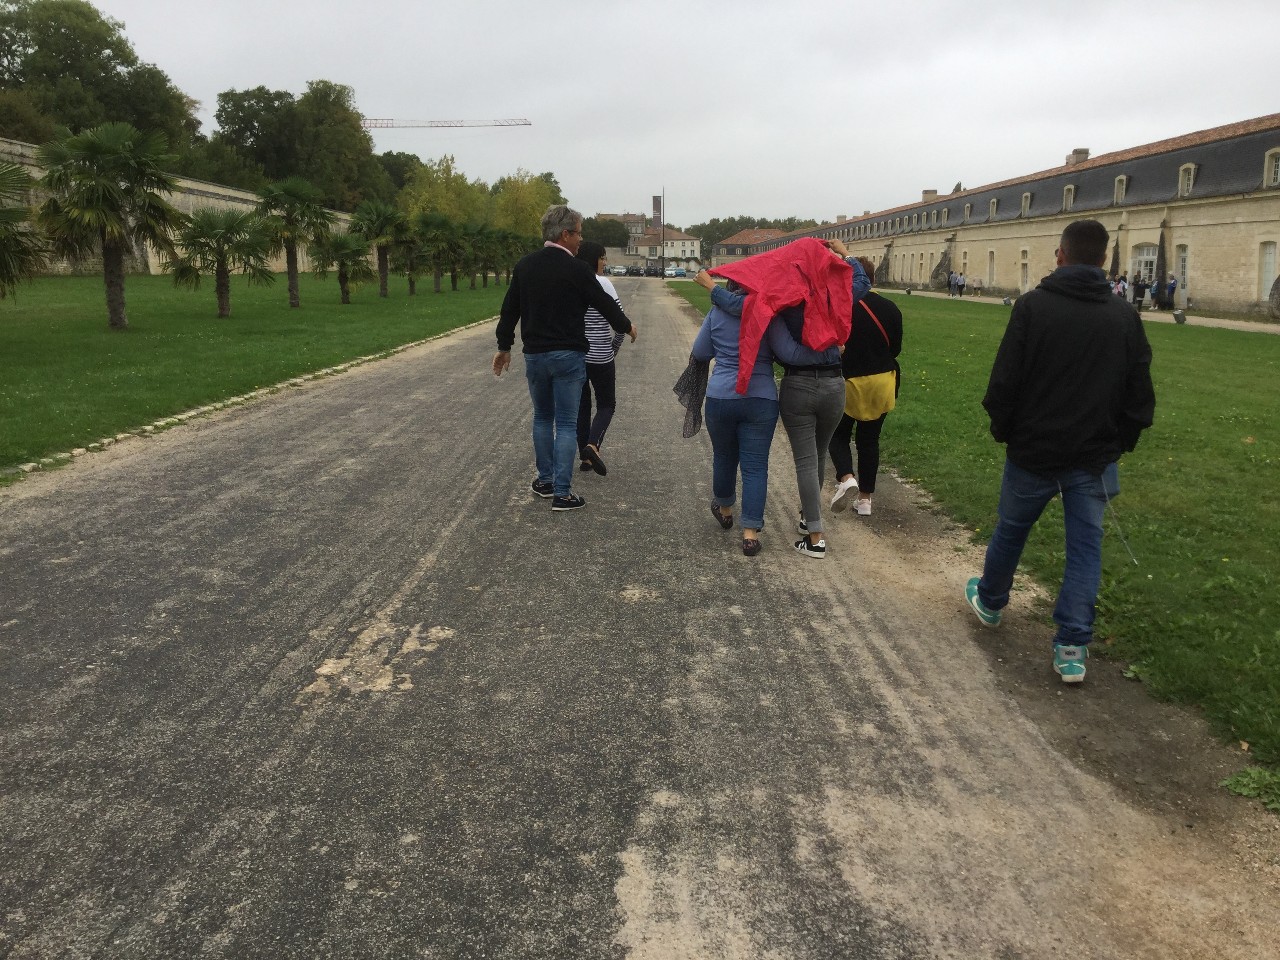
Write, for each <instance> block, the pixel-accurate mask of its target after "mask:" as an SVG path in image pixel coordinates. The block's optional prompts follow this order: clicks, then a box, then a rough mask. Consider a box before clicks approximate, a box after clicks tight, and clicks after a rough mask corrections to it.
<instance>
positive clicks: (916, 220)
mask: <svg viewBox="0 0 1280 960" xmlns="http://www.w3.org/2000/svg"><path fill="white" fill-rule="evenodd" d="M918 226H920V214H918V213H913V214H912V215H911V229H912V230H914V229H916V227H918Z"/></svg>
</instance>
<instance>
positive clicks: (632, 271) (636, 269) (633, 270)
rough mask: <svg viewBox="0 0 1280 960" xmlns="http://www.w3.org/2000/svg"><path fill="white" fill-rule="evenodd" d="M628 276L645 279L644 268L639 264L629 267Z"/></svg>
mask: <svg viewBox="0 0 1280 960" xmlns="http://www.w3.org/2000/svg"><path fill="white" fill-rule="evenodd" d="M627 276H628V277H643V276H644V267H642V266H640V264H638V263H633V264H632V265H631V266H629V267H627Z"/></svg>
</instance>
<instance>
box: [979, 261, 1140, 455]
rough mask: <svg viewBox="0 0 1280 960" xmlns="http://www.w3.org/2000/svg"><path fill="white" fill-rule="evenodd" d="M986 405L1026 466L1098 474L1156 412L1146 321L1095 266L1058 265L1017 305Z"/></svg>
mask: <svg viewBox="0 0 1280 960" xmlns="http://www.w3.org/2000/svg"><path fill="white" fill-rule="evenodd" d="M982 405H983V406H984V407H985V408H986V410H987V413H988V414H990V416H991V435H992V436H993V437H995V438H996V440H997V441H999V442H1000V443H1005V444H1008V456H1009V459H1010V460H1012V461H1013V462H1014V463H1015V464H1017V465H1018V466H1019V467H1022V468H1023V469H1024V470H1029V471H1031V472H1032V473H1039V474H1042V475H1043V474H1053V473H1058V472H1061V471H1063V470H1070V469H1084V470H1093V471H1101V470H1102V469H1103V468H1104V467H1105V466H1106V465H1107V464H1109V463H1113V462H1114V461H1116V460H1117V459H1119V457H1120V455H1121V454H1122V453H1124V452H1125V451H1128V450H1132V449H1133V448H1134V447H1135V446H1136V445H1137V443H1138V435H1139V434H1140V433H1141V432H1142V431H1143V430H1145V429H1146V428H1147V427H1149V426H1151V422H1152V418H1153V416H1154V414H1155V405H1156V398H1155V391H1154V389H1153V388H1152V386H1151V346H1150V344H1148V343H1147V335H1146V333H1145V332H1144V331H1143V329H1142V318H1141V317H1140V316H1139V315H1138V313H1137V311H1135V310H1134V309H1133V307H1132V306H1131V305H1130V304H1128V303H1126V302H1125V301H1124V300H1122V299H1121V298H1120V297H1117V296H1116V295H1115V294H1114V293H1112V291H1111V286H1110V284H1108V283H1107V279H1106V276H1105V274H1103V272H1102V270H1101V269H1100V268H1098V267H1086V266H1078V265H1075V266H1065V267H1059V268H1058V269H1057V270H1055V271H1054V272H1053V273H1051V274H1050V275H1049V276H1047V277H1045V278H1044V279H1043V280H1042V281H1040V286H1038V287H1037V288H1036V289H1035V290H1032V291H1031V292H1029V293H1025V294H1023V295H1022V296H1021V297H1019V298H1018V299H1017V302H1015V303H1014V305H1013V312H1012V314H1011V315H1010V317H1009V326H1008V328H1007V329H1006V330H1005V333H1004V339H1003V340H1002V341H1001V342H1000V349H999V351H998V352H997V353H996V362H995V365H994V366H993V367H992V370H991V379H990V382H989V383H988V385H987V394H986V396H985V397H983V400H982Z"/></svg>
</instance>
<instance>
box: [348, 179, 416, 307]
mask: <svg viewBox="0 0 1280 960" xmlns="http://www.w3.org/2000/svg"><path fill="white" fill-rule="evenodd" d="M404 222H405V216H404V214H403V213H401V212H400V211H399V210H397V209H396V208H395V207H393V206H391V204H389V203H383V202H382V201H380V200H366V201H365V202H364V203H362V204H360V206H358V207H356V211H355V213H354V214H353V215H352V217H351V232H352V233H358V234H359V235H360V236H362V237H364V238H365V239H366V240H368V241H369V242H370V243H371V244H373V249H374V250H375V251H376V252H377V255H378V296H380V297H385V296H387V274H388V273H389V272H390V255H391V246H392V244H394V243H395V242H396V234H397V231H399V230H400V228H401V227H402V226H403V225H404Z"/></svg>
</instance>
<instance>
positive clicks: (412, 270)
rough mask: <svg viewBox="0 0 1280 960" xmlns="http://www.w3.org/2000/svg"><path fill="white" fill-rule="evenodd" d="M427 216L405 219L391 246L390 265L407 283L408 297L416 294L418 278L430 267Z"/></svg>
mask: <svg viewBox="0 0 1280 960" xmlns="http://www.w3.org/2000/svg"><path fill="white" fill-rule="evenodd" d="M428 230H429V220H428V218H427V214H425V213H417V214H414V216H413V217H412V218H410V217H406V218H405V219H404V221H403V222H402V223H401V224H400V225H399V226H398V227H397V228H396V234H395V239H394V241H393V242H392V244H391V253H392V264H393V266H394V267H395V268H396V270H397V271H399V272H400V273H402V274H404V276H405V278H406V279H407V280H408V281H409V296H411V297H414V296H417V294H418V278H419V277H421V276H422V273H423V271H424V270H426V269H427V267H428V266H429V265H430V264H429V263H428V259H429V258H428V256H427V240H426V237H427V232H428Z"/></svg>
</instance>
